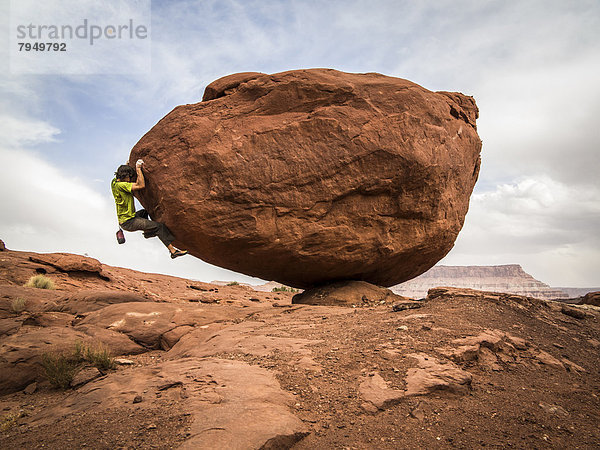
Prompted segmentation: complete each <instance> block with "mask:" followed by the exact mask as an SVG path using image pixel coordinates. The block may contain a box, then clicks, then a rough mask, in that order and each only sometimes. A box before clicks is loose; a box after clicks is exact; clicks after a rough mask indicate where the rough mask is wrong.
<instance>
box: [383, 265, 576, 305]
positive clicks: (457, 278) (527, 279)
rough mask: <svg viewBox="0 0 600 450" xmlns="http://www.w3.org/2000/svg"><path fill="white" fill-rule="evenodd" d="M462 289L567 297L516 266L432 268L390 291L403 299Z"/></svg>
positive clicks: (532, 295)
mask: <svg viewBox="0 0 600 450" xmlns="http://www.w3.org/2000/svg"><path fill="white" fill-rule="evenodd" d="M437 286H448V287H465V288H471V289H477V290H482V291H493V292H508V293H511V294H517V295H525V296H528V297H535V298H541V299H545V300H558V299H566V298H568V297H569V295H568V294H567V293H566V292H563V291H561V290H559V289H556V288H551V287H550V286H548V285H547V284H545V283H542V282H541V281H538V280H536V279H535V278H533V277H532V276H531V275H529V274H528V273H527V272H525V271H524V270H523V268H522V267H521V266H520V265H518V264H508V265H502V266H435V267H433V268H431V269H429V271H427V272H425V273H424V274H423V275H420V276H418V277H417V278H414V279H412V280H410V281H407V282H405V283H401V284H398V285H396V286H393V287H392V288H391V289H392V291H394V292H395V293H397V294H400V295H403V296H405V297H412V298H422V297H425V296H426V295H427V291H428V290H429V289H431V288H432V287H437Z"/></svg>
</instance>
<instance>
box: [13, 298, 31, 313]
mask: <svg viewBox="0 0 600 450" xmlns="http://www.w3.org/2000/svg"><path fill="white" fill-rule="evenodd" d="M26 304H27V300H25V299H24V298H22V297H17V298H15V299H13V301H12V302H11V304H10V308H11V309H12V311H13V312H14V313H15V314H21V313H22V312H23V311H25V306H26Z"/></svg>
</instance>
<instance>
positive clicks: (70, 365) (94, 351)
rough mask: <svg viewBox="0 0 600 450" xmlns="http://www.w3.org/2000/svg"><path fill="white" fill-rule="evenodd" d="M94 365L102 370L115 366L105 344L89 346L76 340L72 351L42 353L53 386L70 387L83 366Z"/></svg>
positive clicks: (45, 368) (43, 362) (59, 387)
mask: <svg viewBox="0 0 600 450" xmlns="http://www.w3.org/2000/svg"><path fill="white" fill-rule="evenodd" d="M86 363H87V364H88V365H89V364H91V365H93V366H95V367H97V368H98V369H100V370H109V369H114V368H115V365H116V364H115V360H114V359H113V357H112V356H111V355H110V351H109V349H108V347H106V346H105V345H102V344H101V345H97V346H88V345H86V344H84V343H83V342H81V341H77V342H75V346H74V348H73V351H72V352H70V353H69V352H53V353H44V354H43V355H42V367H43V368H44V375H45V376H46V378H47V379H48V381H49V382H50V384H51V385H52V386H54V387H55V388H58V389H68V388H69V387H70V386H71V382H72V381H73V378H74V377H75V375H77V373H78V372H79V371H80V370H81V368H82V367H84V366H85V365H86Z"/></svg>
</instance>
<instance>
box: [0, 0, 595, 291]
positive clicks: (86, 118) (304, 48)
mask: <svg viewBox="0 0 600 450" xmlns="http://www.w3.org/2000/svg"><path fill="white" fill-rule="evenodd" d="M86 1H87V0H80V1H79V2H78V4H79V5H84V6H85V4H86ZM0 2H1V5H2V7H1V11H0V17H2V19H0V20H2V21H3V22H2V23H1V25H2V36H3V37H4V38H3V39H4V41H3V42H4V45H2V46H1V49H0V51H1V52H2V53H1V54H0V71H1V75H0V90H1V91H0V92H1V94H0V167H1V174H2V175H1V176H0V205H1V209H0V238H1V239H3V240H4V241H5V243H6V245H7V247H8V248H11V249H15V250H31V251H40V252H51V251H63V252H74V253H79V254H88V255H89V256H93V257H95V258H98V259H100V260H101V261H102V262H104V263H107V264H111V265H118V266H122V267H129V268H133V269H137V270H142V271H149V272H160V273H167V274H173V275H179V276H184V277H188V278H195V279H198V280H203V281H210V280H215V279H220V280H238V281H250V280H251V279H250V278H248V277H245V276H242V275H240V274H235V273H232V272H229V271H226V270H223V269H220V268H216V267H214V266H210V265H208V264H205V263H203V262H201V261H199V260H197V259H195V258H193V257H185V258H179V259H177V260H174V261H173V260H171V259H170V258H168V254H167V253H166V250H165V249H164V247H163V246H162V245H161V243H160V242H159V241H158V240H157V239H153V240H148V241H146V240H144V239H143V238H142V236H141V233H135V234H133V233H128V234H127V235H126V237H127V239H128V242H127V244H125V245H117V243H116V240H115V236H114V233H115V231H116V229H117V224H116V217H115V213H114V202H113V200H112V197H111V194H110V188H109V183H110V180H111V178H112V174H113V172H114V170H115V169H116V167H117V166H118V165H119V164H122V163H124V162H125V161H126V160H127V158H128V155H129V151H130V149H131V148H132V147H133V145H135V143H136V142H137V141H138V140H139V139H140V138H141V137H142V136H143V134H144V133H145V132H146V131H148V130H149V129H150V128H151V127H152V126H153V125H154V124H155V123H156V122H157V121H158V120H160V119H161V118H162V117H163V116H164V115H165V114H167V113H168V112H169V111H171V110H172V109H173V108H174V107H175V106H177V105H180V104H184V103H195V102H198V101H200V100H201V98H202V93H203V90H204V88H205V86H206V85H207V84H208V83H210V82H211V81H213V80H215V79H216V78H219V77H221V76H224V75H227V74H231V73H235V72H245V71H256V72H265V73H275V72H281V71H284V70H290V69H300V68H311V67H328V68H334V69H338V70H342V71H348V72H380V73H382V74H385V75H390V76H396V77H401V78H406V79H409V80H411V81H414V82H416V83H418V84H420V85H422V86H424V87H425V88H427V89H430V90H434V91H435V90H446V91H459V92H462V93H464V94H467V95H472V96H474V97H475V99H476V101H477V104H478V106H479V110H480V118H479V120H478V132H479V135H480V137H481V139H482V140H483V150H482V168H481V173H480V176H479V181H478V184H477V186H476V187H475V192H474V194H473V196H472V197H471V205H470V211H469V213H468V215H467V219H466V223H465V226H464V228H463V230H462V232H461V234H460V236H459V238H458V240H457V242H456V245H455V248H454V249H453V250H452V251H451V252H450V254H449V255H448V256H447V257H446V258H445V259H444V260H442V262H441V263H442V264H447V265H495V264H514V263H516V264H521V265H522V266H523V268H524V269H525V271H527V272H528V273H530V274H531V275H533V276H534V277H536V278H538V279H539V280H541V281H543V282H545V283H548V284H550V285H552V286H579V287H595V286H599V285H600V276H599V270H598V268H599V267H600V233H599V230H600V177H598V169H599V168H600V164H599V159H600V158H599V150H600V149H599V142H600V126H599V125H598V117H600V83H599V82H598V80H600V31H599V30H600V2H598V1H597V0H589V1H586V0H577V1H564V0H558V1H552V0H539V1H534V0H518V1H517V0H515V1H513V0H502V1H484V0H472V1H461V0H454V1H444V0H431V1H415V0H408V1H399V0H389V1H387V0H365V1H362V0H297V1H293V0H290V1H285V0H280V1H274V0H256V1H252V0H238V1H228V0H196V1H178V0H175V1H153V2H152V6H151V29H150V33H149V37H150V44H151V47H150V48H151V64H150V65H149V67H150V70H145V71H144V72H142V73H140V74H125V75H123V74H120V73H119V70H118V68H119V67H120V65H118V64H113V65H112V66H111V65H110V64H107V65H106V67H105V68H104V72H105V74H102V75H94V74H92V75H77V74H75V75H65V74H60V73H59V74H53V75H48V74H40V75H36V74H17V73H11V66H9V62H8V60H9V57H8V55H9V51H10V49H9V45H11V44H10V43H11V40H10V39H9V35H10V33H11V31H10V30H11V27H10V21H9V16H10V1H9V0H0ZM108 3H110V2H103V3H102V4H108ZM134 3H135V0H134ZM44 4H45V5H48V4H50V5H54V6H56V8H59V6H57V5H60V4H64V1H63V0H60V1H59V0H52V1H46V2H44ZM139 4H140V5H142V6H143V1H142V2H140V3H139ZM142 6H140V8H141V7H142ZM48 14H51V13H48ZM73 14H79V16H78V17H80V16H81V12H77V11H76V12H73ZM122 14H128V13H126V12H123V13H122ZM135 53H136V54H135V55H133V54H132V55H131V57H132V58H133V57H138V56H139V55H140V54H138V53H137V52H135ZM117 66H118V67H117ZM13 72H14V70H13ZM254 282H256V283H258V280H254Z"/></svg>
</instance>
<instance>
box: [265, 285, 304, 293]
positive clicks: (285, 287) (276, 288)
mask: <svg viewBox="0 0 600 450" xmlns="http://www.w3.org/2000/svg"><path fill="white" fill-rule="evenodd" d="M271 292H298V289H294V288H291V287H287V286H281V287H275V288H273V289H272V290H271Z"/></svg>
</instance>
